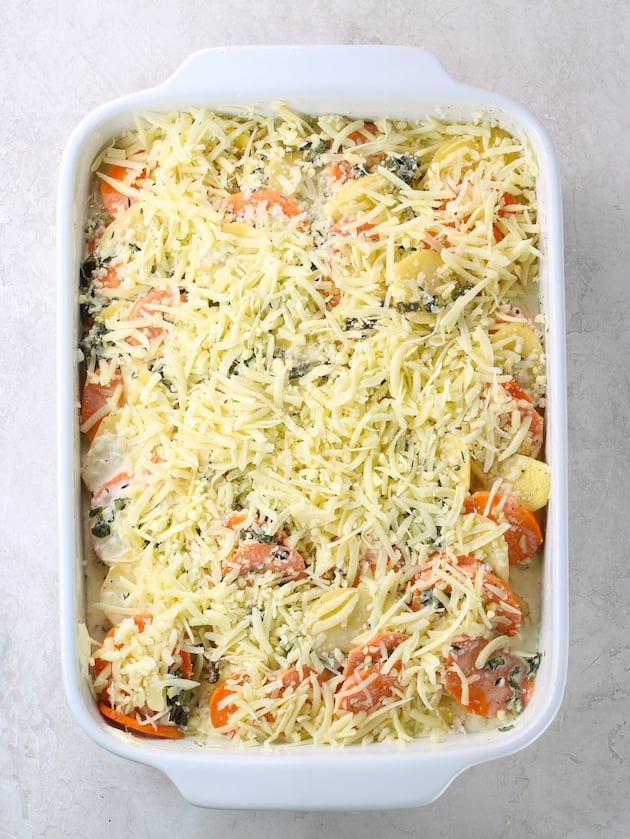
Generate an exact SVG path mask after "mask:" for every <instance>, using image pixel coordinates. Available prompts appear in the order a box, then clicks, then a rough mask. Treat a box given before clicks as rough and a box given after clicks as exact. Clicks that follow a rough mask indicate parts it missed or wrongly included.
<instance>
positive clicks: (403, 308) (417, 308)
mask: <svg viewBox="0 0 630 839" xmlns="http://www.w3.org/2000/svg"><path fill="white" fill-rule="evenodd" d="M422 309H423V306H422V303H418V302H417V301H416V302H414V303H403V302H402V301H399V302H398V303H396V311H397V312H400V313H401V314H407V312H421V311H422Z"/></svg>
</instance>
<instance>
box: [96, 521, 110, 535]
mask: <svg viewBox="0 0 630 839" xmlns="http://www.w3.org/2000/svg"><path fill="white" fill-rule="evenodd" d="M111 532H112V529H111V527H110V526H109V525H108V524H107V522H105V521H97V522H96V524H94V525H93V526H92V533H93V535H94V536H96V538H97V539H104V538H105V537H106V536H109V534H110V533H111Z"/></svg>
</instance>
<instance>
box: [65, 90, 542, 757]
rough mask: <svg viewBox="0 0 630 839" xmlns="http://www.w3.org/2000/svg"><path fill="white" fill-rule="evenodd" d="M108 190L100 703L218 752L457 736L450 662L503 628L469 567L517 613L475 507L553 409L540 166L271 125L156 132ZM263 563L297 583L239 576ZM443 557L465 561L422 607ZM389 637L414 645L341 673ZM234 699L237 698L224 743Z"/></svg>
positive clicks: (96, 627) (269, 574)
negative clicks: (215, 702)
mask: <svg viewBox="0 0 630 839" xmlns="http://www.w3.org/2000/svg"><path fill="white" fill-rule="evenodd" d="M112 167H120V168H116V169H114V168H112ZM93 169H94V172H95V188H94V194H93V196H92V198H91V200H90V205H89V208H88V223H87V227H86V231H87V232H86V241H87V243H88V252H89V255H88V256H87V257H86V260H85V262H84V264H83V267H82V278H83V279H82V289H81V303H82V304H83V306H84V308H85V311H86V312H87V316H88V319H87V323H86V330H85V335H84V337H83V339H82V342H81V348H82V352H83V359H84V370H85V377H86V383H87V385H89V386H95V387H96V392H97V393H98V387H103V388H105V387H107V386H111V383H112V382H114V383H116V382H120V384H118V385H117V387H116V389H115V390H114V391H113V392H112V393H110V394H109V396H108V398H107V399H106V400H104V401H103V400H101V401H100V404H96V405H95V406H92V407H93V408H94V409H93V410H91V413H90V411H88V410H87V407H86V403H87V397H86V396H84V405H83V414H82V431H84V432H85V433H86V434H87V435H88V437H90V442H89V445H87V446H86V448H85V452H84V457H83V471H82V474H83V478H84V482H85V484H86V486H87V488H88V490H89V492H90V493H91V495H92V501H91V503H90V509H89V515H86V527H85V529H86V534H87V540H88V543H90V544H91V545H92V548H93V551H94V552H95V553H96V555H97V556H98V557H99V558H100V560H102V563H103V564H104V565H103V567H105V569H106V574H105V576H104V579H102V580H101V581H100V583H99V585H100V590H99V591H98V593H96V594H95V595H94V597H93V598H92V599H91V603H90V616H91V627H90V629H91V632H92V635H93V636H94V637H96V638H97V641H96V642H95V644H94V647H95V648H93V649H92V653H91V659H90V662H89V663H90V664H91V688H92V690H93V692H94V693H95V695H97V696H99V697H100V698H101V700H102V701H105V702H106V703H109V704H110V705H111V706H112V708H115V709H116V710H117V711H118V712H120V713H121V714H124V715H126V716H128V717H132V718H133V717H135V719H137V720H148V721H149V722H159V723H162V724H166V725H177V726H179V727H180V728H181V729H182V730H183V731H185V733H186V734H187V735H188V736H191V737H196V738H199V739H200V740H202V741H207V740H211V739H212V738H214V737H221V736H231V737H235V738H236V739H237V740H239V741H240V742H241V743H243V744H253V743H260V742H265V743H268V744H270V743H275V742H289V743H291V742H305V741H306V742H316V743H328V744H351V743H364V742H370V741H377V742H380V741H383V740H400V741H403V742H406V741H409V740H413V739H415V738H417V737H423V736H429V737H432V738H434V739H440V738H441V737H443V736H446V735H447V734H448V733H449V732H450V731H453V730H459V729H460V728H461V727H462V725H466V724H467V722H466V721H467V720H468V719H469V717H470V715H469V714H466V707H465V706H466V705H467V697H468V686H469V684H471V683H474V681H475V679H476V677H475V675H474V674H473V675H468V676H467V675H465V674H464V673H463V672H462V671H461V669H460V668H459V666H457V665H455V667H456V669H457V672H458V675H459V676H460V679H461V685H462V698H461V703H460V704H462V706H463V707H462V708H457V707H455V708H454V710H453V707H452V700H450V699H449V696H448V692H447V691H446V690H445V687H444V674H445V667H446V664H445V662H446V658H447V656H448V652H449V649H450V648H451V645H452V644H453V643H455V642H456V640H457V638H458V637H460V636H466V637H471V638H478V637H480V636H481V637H484V638H487V639H488V641H489V643H488V646H487V647H486V648H485V649H486V650H490V651H494V650H495V649H500V648H501V645H502V643H503V640H504V639H503V640H500V641H497V640H496V638H500V639H502V638H503V636H502V635H501V633H502V632H503V628H502V627H503V624H504V623H505V618H504V620H503V624H502V623H501V620H498V621H497V620H495V618H496V614H495V612H494V611H493V610H492V605H493V604H492V603H491V602H490V601H489V600H488V597H489V595H488V591H487V590H486V589H484V588H483V580H482V579H481V578H480V579H477V580H475V579H473V578H472V577H471V576H469V575H467V574H462V573H459V572H458V569H457V566H456V565H453V563H454V562H455V563H456V562H457V559H456V558H457V557H458V556H462V555H474V556H475V557H476V558H477V559H478V560H479V561H480V562H481V563H483V565H484V567H485V568H489V569H491V570H494V572H495V573H496V574H498V576H499V577H500V578H501V579H502V580H503V581H504V584H505V585H507V582H506V581H507V578H508V571H509V568H508V565H507V547H506V541H505V539H504V536H505V534H506V531H508V530H509V528H510V525H509V524H508V523H506V522H505V521H502V522H495V521H493V520H492V518H491V517H488V516H487V515H484V516H481V515H477V514H474V513H473V514H467V513H466V512H465V510H464V505H465V499H466V497H467V495H468V494H469V492H470V491H471V488H474V487H471V481H477V482H479V481H480V480H481V483H482V484H483V481H484V476H490V475H491V474H494V472H493V470H494V469H495V468H496V467H497V465H498V464H500V463H501V462H502V461H504V460H506V459H507V458H509V457H511V456H512V455H514V454H517V453H521V454H523V453H525V454H529V453H530V449H531V440H530V438H531V435H532V433H533V430H532V431H530V429H533V425H532V423H533V420H534V419H535V417H534V416H533V414H535V413H536V412H535V411H534V407H533V406H541V405H543V404H544V391H545V379H544V354H543V353H542V344H541V335H540V332H539V327H538V326H537V325H536V324H535V321H534V320H533V319H531V318H529V317H528V316H527V315H526V312H527V309H528V308H529V310H530V312H531V314H532V317H533V316H534V315H535V314H536V311H535V308H533V307H534V306H535V302H533V301H535V299H536V288H537V277H538V269H539V258H540V252H539V246H538V227H537V212H536V200H535V195H536V163H535V160H534V158H533V155H532V153H531V151H530V150H529V149H528V147H527V146H526V145H523V144H521V143H520V142H518V141H516V140H515V139H514V138H513V137H511V136H510V135H509V134H507V133H506V132H504V131H503V130H502V129H500V128H498V127H497V126H494V125H491V124H486V123H478V124H477V123H475V124H472V123H471V124H464V123H462V124H458V123H454V124H445V123H439V122H437V121H434V120H424V121H419V122H412V121H402V120H388V119H380V120H377V121H376V122H375V123H366V122H364V121H363V120H354V121H350V120H348V119H347V118H344V117H342V116H339V115H326V116H322V117H318V118H316V117H312V118H311V117H308V118H307V117H304V116H301V115H297V114H294V113H293V112H291V111H290V110H289V109H288V108H287V107H286V106H284V105H278V108H277V112H276V113H274V114H271V115H261V114H258V113H254V112H252V113H240V114H237V115H229V114H219V113H214V112H210V111H206V110H203V109H199V110H191V111H187V112H180V113H174V114H169V115H161V114H154V115H145V116H143V117H142V118H139V119H138V120H137V122H136V125H135V126H134V128H132V129H129V130H128V131H127V132H125V133H124V134H123V135H122V136H121V137H119V138H117V139H116V141H115V142H114V143H112V145H111V146H109V147H107V148H106V149H104V151H103V152H102V154H101V155H99V157H98V159H97V160H96V161H95V162H94V166H93ZM121 172H122V173H123V174H122V175H121ZM121 178H122V180H121ZM103 185H104V186H103ZM112 192H113V194H114V197H115V201H116V202H117V203H115V204H114V203H112V204H109V203H108V201H110V200H111V195H112ZM405 260H406V261H405ZM506 324H508V325H510V324H516V327H515V328H513V327H512V326H510V328H509V329H506V328H505V325H506ZM502 328H503V331H502V332H501V329H502ZM495 335H497V336H498V337H497V338H494V336H495ZM529 350H531V352H530V351H529ZM116 377H119V378H116ZM511 382H516V384H517V385H519V386H520V387H522V388H525V389H526V390H527V393H528V399H529V400H530V402H531V407H530V405H529V404H528V405H524V404H523V400H522V399H520V400H519V398H517V397H515V396H514V395H513V393H514V392H515V391H513V390H512V391H509V389H506V387H504V385H505V384H506V383H507V384H508V385H510V383H511ZM84 393H87V389H86V391H84ZM97 402H98V399H97ZM532 412H533V413H532ZM86 414H87V416H86ZM524 447H528V448H527V449H525V448H524ZM460 459H461V463H460ZM494 480H495V479H494V478H492V479H490V478H488V482H489V483H488V486H487V487H486V488H490V486H491V485H492V484H493V482H494ZM496 489H497V487H493V491H495V490H496ZM498 489H499V490H500V489H501V484H500V483H499V485H498ZM234 515H236V516H240V519H241V520H240V521H239V522H238V523H237V524H236V525H234V524H230V523H229V520H230V517H231V516H234ZM274 550H275V551H276V554H273V551H274ZM248 551H249V553H248ZM265 552H266V553H265ZM263 554H264V555H265V557H266V561H267V562H268V563H272V558H273V557H274V556H275V559H273V561H275V562H276V563H282V562H285V561H286V562H287V563H288V562H289V559H288V558H287V557H290V559H291V562H293V563H295V565H294V566H293V565H292V566H291V568H292V569H294V570H293V571H292V572H291V573H290V574H289V573H288V572H287V573H286V574H283V573H282V572H279V571H278V570H275V571H274V570H272V566H271V565H267V566H265V567H267V568H268V570H266V571H265V570H264V568H263V569H262V570H261V569H260V568H258V567H256V566H255V565H247V566H246V565H244V564H243V563H246V562H250V563H251V562H254V560H253V559H251V557H252V556H254V555H256V556H260V555H263ZM436 554H440V555H443V556H444V557H446V558H447V559H448V561H447V562H446V563H445V564H444V565H443V567H442V570H441V572H440V574H439V575H438V577H437V578H436V579H437V580H438V582H437V583H434V585H436V586H437V587H436V588H435V589H432V590H431V591H429V590H428V589H427V591H429V594H427V593H426V591H422V598H424V601H425V602H420V601H418V602H417V603H416V601H415V600H414V597H416V595H418V594H419V590H418V585H419V584H418V582H417V580H418V579H419V577H418V574H419V573H422V571H421V569H423V568H425V567H426V564H427V561H428V560H429V558H430V557H433V558H434V557H435V556H436ZM248 557H249V558H248ZM256 561H257V560H256ZM239 562H240V563H241V564H239ZM275 567H276V566H274V568H275ZM282 567H284V566H282ZM286 568H289V565H288V564H287V566H286ZM97 571H98V567H97V566H95V565H94V563H93V573H96V572H97ZM480 580H481V581H480ZM331 591H332V592H333V593H334V592H335V591H338V593H339V596H336V595H335V594H333V596H332V597H328V598H327V595H329V594H330V592H331ZM425 595H426V596H425ZM494 596H495V600H496V598H497V597H498V594H497V592H496V590H495V593H494ZM322 598H324V600H322ZM326 598H327V599H326ZM422 598H421V600H422ZM490 599H492V598H490ZM320 601H321V603H320ZM412 603H416V605H417V606H418V608H415V606H413V605H412ZM138 615H145V616H148V618H147V620H146V621H145V622H144V624H143V625H142V626H139V625H138V623H137V621H136V622H134V620H133V618H134V617H136V616H138ZM109 626H113V627H114V628H113V630H112V631H111V632H110V633H109V634H108V635H107V637H106V638H105V640H104V641H101V640H99V639H100V638H101V637H102V636H103V634H104V633H105V631H106V630H107V628H108V627H109ZM100 627H102V629H101V628H100ZM392 633H394V634H396V633H398V634H400V636H401V637H402V638H403V639H404V640H402V641H401V640H400V638H398V636H396V641H397V644H396V646H395V647H394V648H392V649H389V648H388V647H387V644H385V646H383V643H385V642H382V643H381V647H380V648H379V649H380V652H379V653H378V654H377V661H376V662H374V661H371V660H370V661H360V662H359V664H358V665H357V667H356V668H355V670H354V671H350V672H349V673H348V672H345V671H346V670H347V668H348V660H349V658H351V657H352V655H353V650H355V649H356V648H359V647H360V646H361V644H368V645H369V642H370V639H371V638H374V637H381V638H384V637H387V638H390V637H394V636H393V635H392ZM497 633H498V634H497ZM523 633H525V629H523V630H522V632H521V634H520V635H519V636H518V637H519V638H520V639H521V644H525V647H524V648H525V650H526V652H525V654H526V655H527V654H531V655H533V649H532V650H530V649H529V646H531V645H532V639H531V638H526V637H525V635H526V633H525V635H524V634H523ZM508 642H509V643H512V639H508ZM388 643H389V642H388ZM391 643H394V642H393V641H392V642H391ZM339 644H341V646H342V647H343V649H340V647H339V646H338V645H339ZM528 644H529V646H528ZM182 651H184V653H185V655H183V657H182ZM489 654H490V653H489V652H488V653H486V652H484V653H483V654H481V655H480V656H479V657H478V661H477V666H478V667H483V666H485V665H486V664H487V660H488V656H489ZM379 655H380V660H379ZM186 656H188V657H189V658H190V660H191V662H192V669H191V672H190V673H183V670H187V667H188V665H187V663H186V662H187V658H186ZM105 662H106V666H105V665H104V663H105ZM379 662H380V663H379ZM374 668H376V669H374ZM353 673H354V680H355V682H356V684H353V685H350V683H349V681H347V680H350V681H352V678H353ZM217 679H218V680H219V685H220V686H223V687H224V688H225V689H228V688H229V691H228V693H227V699H225V700H224V701H223V703H222V704H221V705H220V706H219V707H220V715H223V716H222V717H221V718H222V719H223V717H225V723H224V724H223V725H222V726H219V727H218V728H216V727H215V728H213V725H212V723H211V719H210V715H209V713H208V701H209V699H210V697H211V696H212V694H213V692H214V691H215V690H218V689H217V687H216V681H217ZM226 686H227V687H226ZM342 687H343V690H342ZM217 695H218V694H217ZM343 697H346V699H345V700H344V699H343ZM344 701H346V702H347V703H348V704H347V706H345V705H344ZM353 703H355V704H353ZM370 703H372V704H371V706H370ZM449 703H451V705H449ZM449 708H450V710H449ZM445 709H446V710H445ZM462 720H463V722H462ZM132 729H133V726H132Z"/></svg>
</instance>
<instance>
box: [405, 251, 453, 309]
mask: <svg viewBox="0 0 630 839" xmlns="http://www.w3.org/2000/svg"><path fill="white" fill-rule="evenodd" d="M444 268H445V266H444V262H443V261H442V257H441V256H440V255H439V253H437V251H434V250H419V251H413V253H410V254H409V255H408V256H405V257H404V259H401V260H400V262H397V263H396V265H395V266H394V270H393V283H392V290H393V293H394V296H395V298H396V299H400V300H402V301H403V302H409V301H410V300H412V299H414V294H415V296H417V292H418V289H422V290H423V291H425V292H426V293H427V294H435V293H436V291H437V289H438V287H439V285H441V284H442V283H443V282H444Z"/></svg>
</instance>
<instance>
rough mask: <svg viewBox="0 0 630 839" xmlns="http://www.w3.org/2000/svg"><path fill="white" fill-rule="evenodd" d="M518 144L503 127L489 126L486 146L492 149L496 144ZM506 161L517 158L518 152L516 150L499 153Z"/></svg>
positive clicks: (509, 161) (510, 161)
mask: <svg viewBox="0 0 630 839" xmlns="http://www.w3.org/2000/svg"><path fill="white" fill-rule="evenodd" d="M516 145H518V143H517V141H516V140H515V139H514V137H512V135H511V134H508V132H507V131H504V130H503V128H496V127H495V128H491V129H490V139H489V141H488V148H489V149H493V148H497V147H498V146H508V147H509V146H516ZM501 156H502V157H503V158H504V160H505V162H506V163H512V162H513V161H514V160H517V159H518V158H519V157H520V152H519V151H518V150H517V151H504V152H502V155H501Z"/></svg>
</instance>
